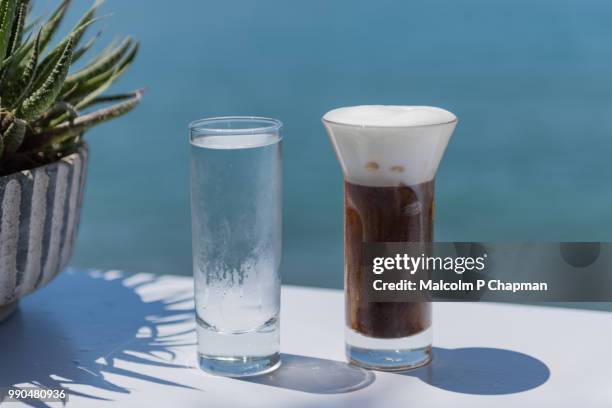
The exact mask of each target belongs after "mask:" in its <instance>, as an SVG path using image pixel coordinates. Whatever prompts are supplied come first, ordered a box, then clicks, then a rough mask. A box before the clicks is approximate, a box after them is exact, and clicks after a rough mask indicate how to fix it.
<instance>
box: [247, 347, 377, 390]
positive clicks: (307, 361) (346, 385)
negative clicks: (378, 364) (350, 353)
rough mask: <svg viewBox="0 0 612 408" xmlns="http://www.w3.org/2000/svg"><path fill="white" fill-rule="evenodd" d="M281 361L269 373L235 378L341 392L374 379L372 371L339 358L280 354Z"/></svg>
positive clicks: (271, 384)
mask: <svg viewBox="0 0 612 408" xmlns="http://www.w3.org/2000/svg"><path fill="white" fill-rule="evenodd" d="M281 361H282V364H281V366H280V368H279V369H278V370H276V371H274V372H272V373H270V374H266V375H262V376H258V377H250V378H240V379H239V380H240V381H247V382H251V383H255V384H262V385H269V386H271V387H277V388H284V389H287V390H293V391H302V392H307V393H311V394H343V393H348V392H353V391H357V390H361V389H363V388H365V387H367V386H369V385H370V384H372V383H373V382H374V380H375V379H376V376H375V374H374V373H373V372H372V371H368V370H364V369H363V368H359V367H356V366H353V365H350V364H348V363H344V362H340V361H334V360H326V359H322V358H315V357H308V356H300V355H295V354H281Z"/></svg>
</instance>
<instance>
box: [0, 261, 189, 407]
mask: <svg viewBox="0 0 612 408" xmlns="http://www.w3.org/2000/svg"><path fill="white" fill-rule="evenodd" d="M140 277H142V279H140V280H138V279H137V278H138V276H132V277H128V278H125V277H124V276H121V275H120V274H119V273H117V272H109V273H95V272H92V273H85V272H81V273H74V272H70V271H66V272H65V273H63V274H62V275H61V276H60V277H58V279H57V281H55V282H53V283H51V284H50V285H49V286H48V287H46V288H44V289H42V290H41V291H40V292H38V293H35V294H33V295H32V296H30V297H28V298H26V299H24V300H23V301H22V304H21V306H20V309H19V310H18V311H17V312H16V313H15V314H14V315H13V316H12V317H11V318H10V319H9V320H7V321H6V322H4V323H3V324H0V353H1V354H0V355H1V357H0V367H1V368H0V387H10V386H16V385H18V384H26V385H29V386H39V387H46V388H58V387H70V386H73V385H80V384H83V385H88V386H90V387H91V388H88V390H91V391H88V393H87V394H85V393H79V392H76V391H74V390H69V393H70V395H80V396H84V397H87V398H91V399H96V400H107V398H104V397H101V396H100V394H99V393H98V391H110V392H117V393H126V394H127V393H129V392H130V390H129V389H128V388H125V387H122V386H121V385H120V384H118V383H115V382H112V381H110V380H109V379H108V378H107V376H106V374H117V375H121V376H125V377H131V378H136V379H139V380H142V381H147V382H151V383H155V384H165V385H170V386H175V387H184V386H183V385H181V384H178V383H174V382H172V381H168V380H164V379H162V378H157V377H155V376H152V375H148V374H145V373H146V372H147V367H149V368H150V367H152V366H162V367H184V366H183V365H179V364H176V363H174V362H173V360H174V358H175V355H174V353H173V352H172V351H171V349H170V348H171V347H177V346H182V345H187V344H185V335H188V334H189V333H188V332H189V331H190V330H184V329H183V331H182V332H179V331H177V330H175V331H172V326H171V325H174V324H180V323H184V322H188V321H189V320H191V319H193V317H192V316H193V311H192V308H191V307H192V306H191V305H190V304H189V305H187V306H186V307H185V306H184V304H185V302H189V300H190V299H191V298H192V296H191V294H190V293H189V294H185V293H182V294H181V293H174V294H173V295H171V296H169V297H163V298H159V297H157V298H155V297H154V298H153V299H152V300H148V301H144V300H143V299H142V298H141V296H140V295H139V294H138V293H137V292H136V291H137V290H138V289H140V288H142V287H146V286H147V285H150V284H155V283H156V281H157V280H159V279H160V278H159V277H152V276H148V275H146V276H145V275H140ZM135 278H136V280H134V279H135ZM168 325H170V326H168ZM191 331H193V329H191ZM162 333H163V334H162ZM117 362H129V363H136V364H137V366H131V367H139V369H138V371H135V368H134V369H126V368H123V367H125V365H124V364H116V363H117ZM121 366H122V367H121ZM103 395H107V396H108V395H109V394H108V392H105V393H104V394H103ZM30 405H32V406H46V404H45V403H43V402H40V401H34V402H31V403H30Z"/></svg>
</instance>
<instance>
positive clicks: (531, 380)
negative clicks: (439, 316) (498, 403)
mask: <svg viewBox="0 0 612 408" xmlns="http://www.w3.org/2000/svg"><path fill="white" fill-rule="evenodd" d="M401 375H405V376H410V377H416V378H419V379H420V380H422V381H423V382H425V383H427V384H429V385H431V386H434V387H436V388H440V389H443V390H446V391H453V392H458V393H462V394H478V395H503V394H514V393H518V392H523V391H528V390H531V389H533V388H536V387H538V386H540V385H542V384H544V383H545V382H546V381H547V380H548V378H549V377H550V370H549V369H548V367H547V366H546V364H544V363H543V362H542V361H540V360H538V359H536V358H534V357H531V356H529V355H527V354H523V353H518V352H516V351H511V350H504V349H498V348H487V347H469V348H458V349H444V348H439V347H434V349H433V360H432V362H431V364H429V365H427V366H424V367H421V368H418V369H415V370H412V371H406V372H404V373H401Z"/></svg>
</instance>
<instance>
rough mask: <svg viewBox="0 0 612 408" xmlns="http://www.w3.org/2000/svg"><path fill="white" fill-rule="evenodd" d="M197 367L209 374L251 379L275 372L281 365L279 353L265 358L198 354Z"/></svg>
mask: <svg viewBox="0 0 612 408" xmlns="http://www.w3.org/2000/svg"><path fill="white" fill-rule="evenodd" d="M198 365H199V366H200V368H201V369H202V370H203V371H206V372H207V373H209V374H214V375H221V376H224V377H252V376H255V375H262V374H267V373H270V372H272V371H274V370H276V369H277V368H278V367H280V365H281V359H280V354H279V353H276V354H273V355H271V356H266V357H209V356H203V355H201V354H200V355H198Z"/></svg>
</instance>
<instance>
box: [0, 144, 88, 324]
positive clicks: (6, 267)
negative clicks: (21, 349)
mask: <svg viewBox="0 0 612 408" xmlns="http://www.w3.org/2000/svg"><path fill="white" fill-rule="evenodd" d="M86 170H87V147H86V146H83V147H82V148H81V149H79V151H77V152H76V153H74V154H71V155H69V156H66V157H64V158H63V159H61V160H59V161H57V162H55V163H51V164H48V165H46V166H41V167H37V168H35V169H32V170H26V171H22V172H19V173H15V174H11V175H9V176H4V177H0V321H2V320H3V319H4V318H6V317H7V316H8V315H9V314H10V313H11V312H12V311H13V310H14V309H15V307H16V306H17V302H18V301H19V299H21V298H22V297H24V296H25V295H27V294H29V293H32V292H34V291H35V290H36V289H38V288H40V287H42V286H44V285H46V284H47V283H49V282H50V281H51V279H53V278H54V277H55V276H57V274H58V273H59V272H61V271H62V270H63V269H64V268H65V267H66V265H67V263H68V260H69V259H70V255H71V254H72V248H73V245H74V242H75V238H76V235H77V229H78V225H79V218H80V212H81V202H82V200H83V189H84V184H85V176H86Z"/></svg>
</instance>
